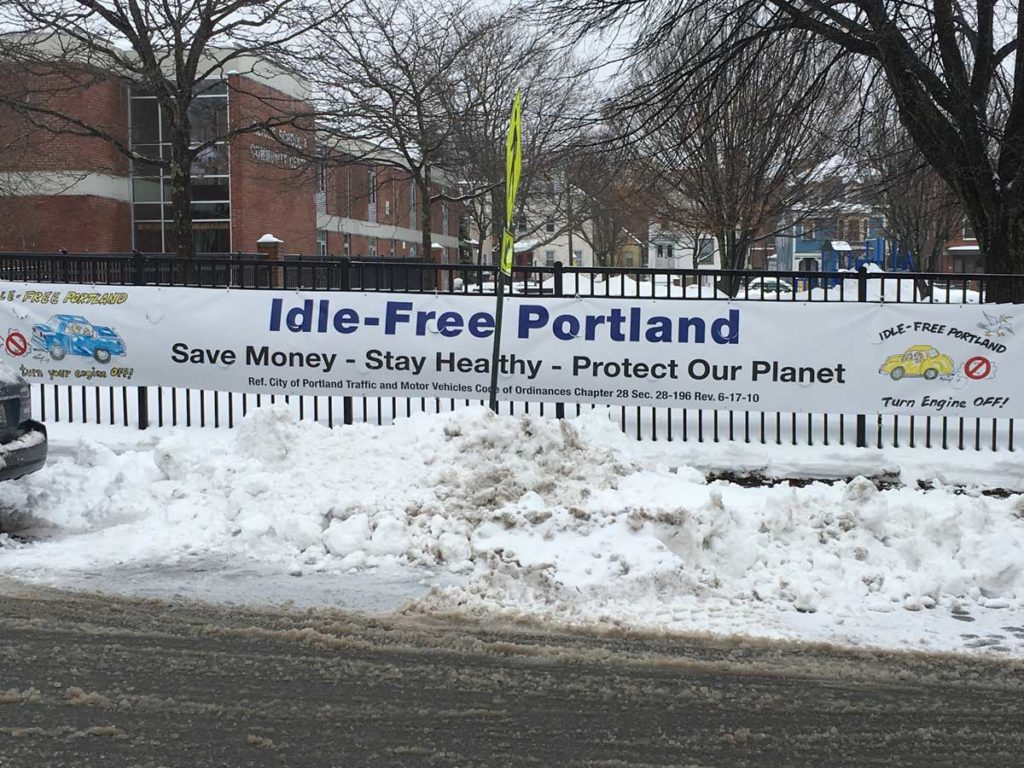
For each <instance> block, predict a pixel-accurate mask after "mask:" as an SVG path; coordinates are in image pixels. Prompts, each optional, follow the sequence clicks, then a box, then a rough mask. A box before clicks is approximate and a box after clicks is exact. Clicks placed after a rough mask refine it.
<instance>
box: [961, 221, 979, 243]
mask: <svg viewBox="0 0 1024 768" xmlns="http://www.w3.org/2000/svg"><path fill="white" fill-rule="evenodd" d="M977 239H978V235H977V233H975V231H974V225H972V224H971V222H969V221H965V222H964V240H977Z"/></svg>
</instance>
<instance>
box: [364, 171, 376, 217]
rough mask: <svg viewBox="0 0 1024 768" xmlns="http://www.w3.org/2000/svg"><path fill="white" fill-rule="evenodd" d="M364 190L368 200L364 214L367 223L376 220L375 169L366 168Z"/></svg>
mask: <svg viewBox="0 0 1024 768" xmlns="http://www.w3.org/2000/svg"><path fill="white" fill-rule="evenodd" d="M366 190H367V199H368V200H369V205H368V209H367V212H366V219H367V221H376V220H377V169H376V168H368V169H367V171H366Z"/></svg>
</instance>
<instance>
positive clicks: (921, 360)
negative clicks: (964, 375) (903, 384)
mask: <svg viewBox="0 0 1024 768" xmlns="http://www.w3.org/2000/svg"><path fill="white" fill-rule="evenodd" d="M878 372H879V373H885V374H888V376H889V377H890V378H891V379H892V380H893V381H899V380H900V379H902V378H903V377H904V376H923V377H924V378H926V379H928V380H929V381H931V380H932V379H935V378H938V377H939V376H949V375H950V374H951V373H953V358H951V357H950V356H949V355H944V354H942V353H941V352H939V350H937V349H936V348H935V347H932V346H930V345H928V344H915V345H914V346H912V347H907V351H906V352H904V353H903V354H902V355H889V357H887V358H885V362H884V363H882V367H881V368H879V369H878Z"/></svg>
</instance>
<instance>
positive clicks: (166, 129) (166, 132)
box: [160, 109, 171, 142]
mask: <svg viewBox="0 0 1024 768" xmlns="http://www.w3.org/2000/svg"><path fill="white" fill-rule="evenodd" d="M160 130H161V132H162V133H163V141H165V142H167V141H170V138H171V126H170V123H168V122H167V112H166V111H165V110H163V109H161V110H160Z"/></svg>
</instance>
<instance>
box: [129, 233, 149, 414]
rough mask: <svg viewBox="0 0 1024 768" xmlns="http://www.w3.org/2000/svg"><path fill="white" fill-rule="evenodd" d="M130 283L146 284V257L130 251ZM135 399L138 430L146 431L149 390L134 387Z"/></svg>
mask: <svg viewBox="0 0 1024 768" xmlns="http://www.w3.org/2000/svg"><path fill="white" fill-rule="evenodd" d="M132 283H133V284H134V285H145V284H146V257H145V256H143V255H142V253H141V252H139V251H137V250H135V251H132ZM135 398H136V401H137V405H138V411H139V429H146V428H148V427H149V389H148V388H147V387H136V388H135Z"/></svg>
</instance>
